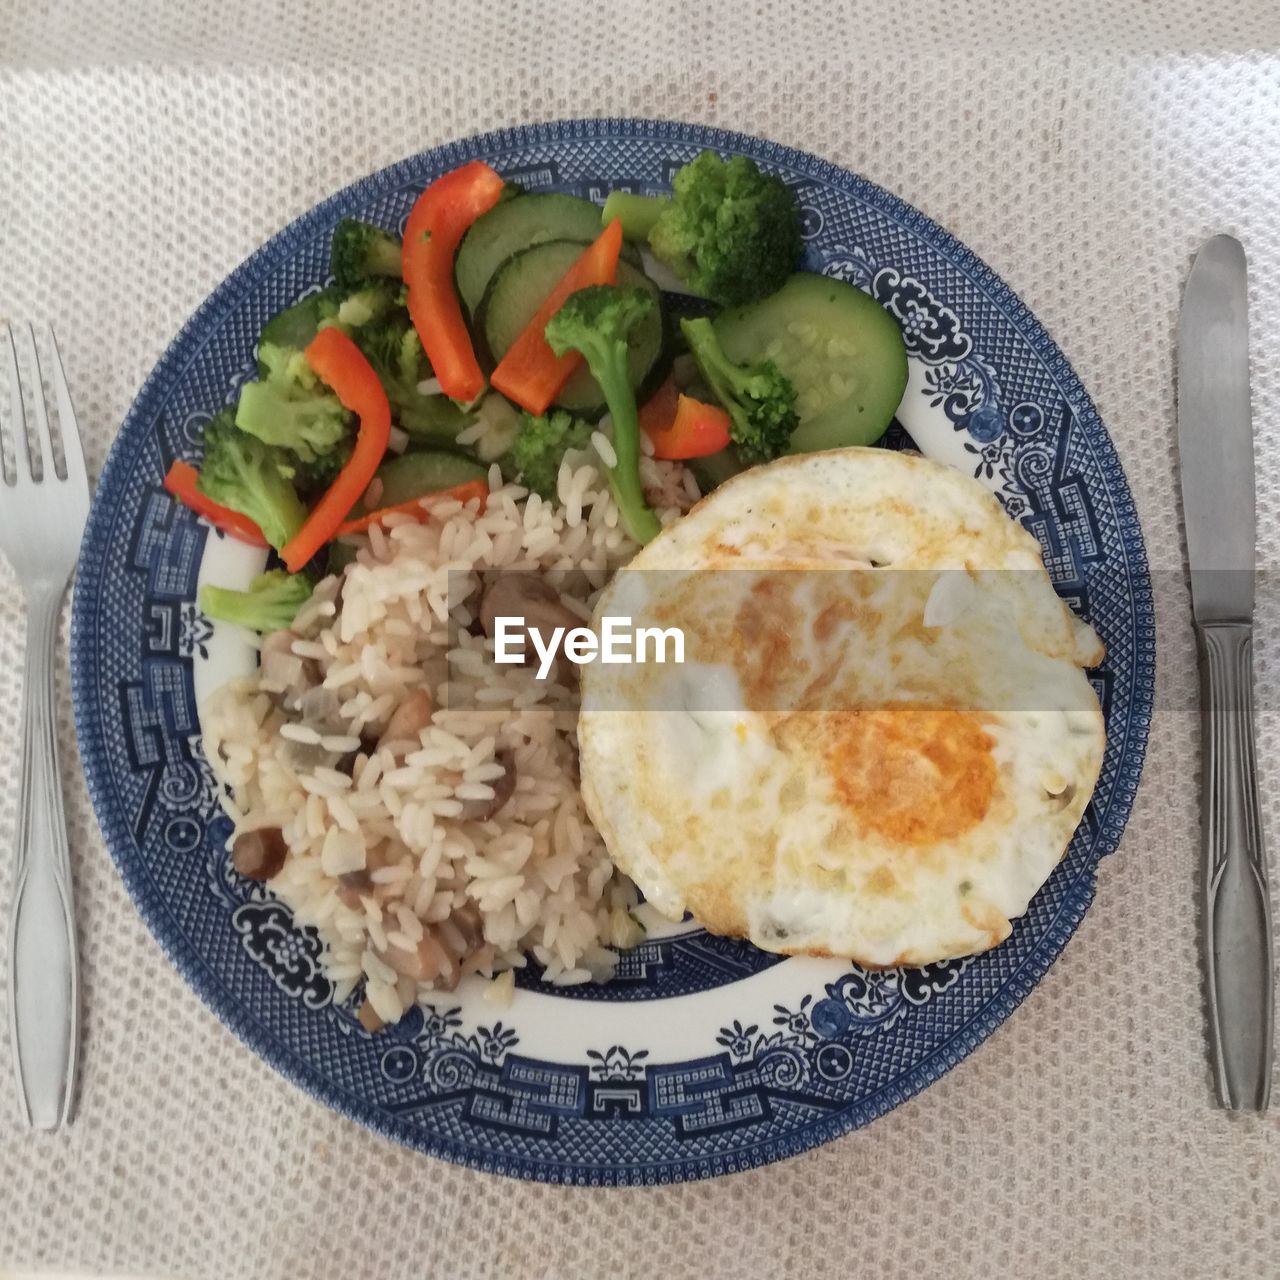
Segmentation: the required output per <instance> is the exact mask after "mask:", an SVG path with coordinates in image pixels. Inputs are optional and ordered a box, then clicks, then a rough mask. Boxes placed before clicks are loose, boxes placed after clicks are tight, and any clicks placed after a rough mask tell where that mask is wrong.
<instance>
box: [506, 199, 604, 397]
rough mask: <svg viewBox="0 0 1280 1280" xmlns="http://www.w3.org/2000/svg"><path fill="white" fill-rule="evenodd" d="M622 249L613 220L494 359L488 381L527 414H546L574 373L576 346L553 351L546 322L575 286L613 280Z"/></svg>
mask: <svg viewBox="0 0 1280 1280" xmlns="http://www.w3.org/2000/svg"><path fill="white" fill-rule="evenodd" d="M621 249H622V223H621V222H620V221H619V220H618V219H617V218H614V220H613V221H612V222H611V223H609V225H608V226H607V227H605V229H604V230H603V231H602V232H601V233H600V234H599V235H598V236H597V237H596V239H595V242H594V243H593V244H590V245H588V246H587V248H586V249H584V250H583V252H582V256H581V257H579V258H578V259H577V260H576V261H575V262H574V264H573V266H571V267H570V268H569V270H568V271H566V272H565V273H564V275H563V277H561V280H560V283H559V284H557V285H556V287H555V288H554V289H552V291H551V294H550V296H549V297H548V298H547V300H546V301H545V302H544V303H543V304H542V306H540V307H539V308H538V310H537V312H536V314H535V315H534V317H533V319H532V320H530V321H529V323H528V324H527V325H525V327H524V328H523V329H522V330H521V331H520V336H519V337H518V338H516V340H515V341H514V342H513V343H512V344H511V347H510V349H509V350H508V351H507V353H506V355H504V356H503V357H502V359H501V360H500V361H499V362H498V367H497V368H496V369H495V370H494V371H493V377H492V378H491V379H490V381H491V382H492V383H493V385H494V387H495V388H496V389H497V390H498V391H501V392H502V394H503V395H504V396H506V397H507V399H508V400H514V401H515V402H516V404H518V405H519V406H520V407H521V408H522V409H527V410H528V411H529V412H530V413H546V411H547V407H548V405H550V404H551V402H552V401H553V400H554V399H555V398H556V396H557V395H558V394H559V391H560V388H561V387H563V386H564V384H565V383H566V382H568V381H569V378H570V377H571V376H572V374H573V372H574V370H575V369H577V367H578V366H579V365H580V364H581V363H582V356H581V354H580V353H579V352H577V351H567V352H565V354H564V355H562V356H557V355H556V353H555V352H554V351H552V350H551V347H550V346H549V345H548V343H547V339H546V335H545V333H544V330H545V329H546V327H547V321H548V320H550V319H551V317H552V316H553V315H555V313H556V312H557V311H559V310H560V308H561V307H562V306H564V300H565V299H566V298H567V297H568V296H569V295H570V294H571V293H577V292H578V290H579V289H586V288H589V287H590V286H591V285H594V284H613V283H615V282H616V281H617V279H618V253H619V252H620V251H621Z"/></svg>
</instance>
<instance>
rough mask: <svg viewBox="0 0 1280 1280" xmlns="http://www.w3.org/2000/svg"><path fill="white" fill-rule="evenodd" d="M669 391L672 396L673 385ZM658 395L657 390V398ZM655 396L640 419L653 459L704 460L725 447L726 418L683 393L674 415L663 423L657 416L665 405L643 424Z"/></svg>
mask: <svg viewBox="0 0 1280 1280" xmlns="http://www.w3.org/2000/svg"><path fill="white" fill-rule="evenodd" d="M671 390H672V393H673V394H674V393H675V387H674V385H673V386H672V388H671ZM661 394H662V389H661V388H659V391H658V395H661ZM658 395H655V396H654V399H653V400H650V401H649V404H646V405H645V407H644V409H642V410H641V417H640V426H641V429H642V430H643V431H644V433H645V434H646V435H647V436H648V437H649V439H650V440H652V441H653V456H654V457H655V458H667V459H671V460H675V459H683V458H705V457H708V456H709V455H710V454H713V453H719V452H720V450H721V449H724V448H726V447H727V446H728V444H729V422H730V418H729V415H728V414H727V413H726V412H725V411H724V410H723V409H721V408H720V407H719V406H718V405H714V404H706V403H704V402H703V401H702V400H695V399H694V398H693V397H692V396H686V395H684V394H683V393H681V394H680V395H679V396H678V397H677V398H676V402H675V406H674V409H675V412H674V413H673V414H672V415H671V416H670V417H668V418H667V419H666V421H665V422H664V421H663V420H662V419H661V417H660V416H659V413H660V411H661V410H662V409H663V408H665V405H656V406H654V411H653V412H652V413H650V414H649V417H648V420H647V421H646V418H645V410H648V409H649V406H650V405H653V403H654V400H657V399H658Z"/></svg>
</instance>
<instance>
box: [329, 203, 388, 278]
mask: <svg viewBox="0 0 1280 1280" xmlns="http://www.w3.org/2000/svg"><path fill="white" fill-rule="evenodd" d="M329 266H330V269H331V270H332V271H333V278H334V279H335V280H336V281H337V282H338V284H339V285H341V286H342V287H343V288H352V287H353V286H355V285H358V284H360V283H361V282H362V281H364V280H368V279H369V278H370V277H371V276H386V277H388V278H389V279H392V280H399V279H400V272H401V267H400V239H399V237H398V236H393V235H391V233H390V232H387V231H383V229H382V228H381V227H375V226H373V225H372V224H371V223H368V222H361V221H360V220H359V219H358V218H343V220H342V221H341V222H340V223H338V225H337V226H336V227H335V228H334V229H333V245H332V247H331V248H330V250H329Z"/></svg>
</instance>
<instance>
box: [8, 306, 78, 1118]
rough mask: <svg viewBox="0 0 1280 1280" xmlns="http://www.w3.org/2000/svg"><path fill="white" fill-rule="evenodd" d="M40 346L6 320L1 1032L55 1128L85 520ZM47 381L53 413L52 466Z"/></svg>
mask: <svg viewBox="0 0 1280 1280" xmlns="http://www.w3.org/2000/svg"><path fill="white" fill-rule="evenodd" d="M44 346H45V350H46V353H47V355H48V357H49V358H48V359H47V360H46V361H45V362H44V363H43V364H42V362H41V359H40V348H39V345H38V344H37V341H36V332H35V329H34V328H33V327H32V326H30V325H26V326H23V327H22V328H21V329H19V330H18V332H17V334H16V335H15V331H14V326H12V325H10V326H8V327H7V329H6V331H5V335H4V338H3V339H0V370H4V371H5V372H6V373H7V374H8V378H7V381H8V383H9V397H10V401H9V402H10V406H11V411H10V434H9V438H8V439H6V440H5V441H4V450H3V452H4V473H5V474H4V477H3V485H2V486H0V551H3V552H4V554H5V556H6V558H7V559H8V561H9V563H10V564H11V565H12V566H13V569H14V572H15V573H16V574H17V576H18V579H19V581H20V582H21V584H22V589H23V594H24V595H25V597H26V606H27V655H26V669H25V674H24V682H23V714H22V726H23V728H22V773H21V783H20V790H19V793H18V821H17V827H16V840H17V845H16V849H15V864H14V879H13V902H12V906H11V909H10V918H9V971H8V994H9V1027H10V1037H11V1041H12V1048H13V1062H14V1069H15V1072H16V1074H17V1083H18V1101H19V1105H20V1107H21V1108H22V1113H23V1118H24V1120H25V1121H26V1123H27V1124H29V1125H31V1126H32V1127H34V1128H37V1129H55V1128H57V1127H58V1126H59V1125H61V1124H65V1123H66V1122H67V1121H68V1120H70V1118H71V1110H72V1096H73V1092H74V1087H75V1065H76V1051H77V1039H78V1020H79V1018H78V1008H77V974H76V930H75V910H74V907H73V904H72V899H71V860H70V855H69V851H68V848H67V826H66V816H65V813H64V811H63V799H62V779H61V774H60V771H59V767H58V748H57V735H56V724H55V710H54V709H55V701H54V671H55V666H56V663H55V651H56V647H57V631H58V618H59V615H60V613H61V607H62V598H63V596H64V595H65V594H66V589H67V582H68V580H69V579H70V577H71V573H72V570H73V569H74V568H75V563H76V558H77V556H78V554H79V550H80V536H81V534H82V533H83V531H84V525H85V520H86V519H87V518H88V514H89V482H88V479H87V477H86V474H85V465H84V453H83V450H82V448H81V444H80V435H79V431H78V428H77V426H76V419H75V411H74V409H73V407H72V404H71V393H70V391H69V390H68V388H67V379H66V374H65V372H64V371H63V367H62V358H61V356H60V354H59V353H58V348H57V345H56V343H55V342H54V338H53V333H52V331H49V332H48V333H47V336H46V341H45V343H44ZM19 348H21V350H22V357H23V358H22V359H21V361H20V360H19ZM6 365H7V368H6ZM24 366H25V370H26V382H25V384H24V382H23V377H22V374H21V372H20V370H21V368H22V367H24ZM46 382H47V383H48V386H49V389H50V390H51V392H52V404H53V408H54V410H55V411H56V415H57V424H58V428H59V435H60V439H61V445H62V459H63V460H62V465H61V469H59V468H58V465H57V463H56V461H55V453H54V445H55V440H54V436H53V433H52V430H51V424H50V413H49V407H50V406H49V404H48V403H47V402H46V398H45V384H46Z"/></svg>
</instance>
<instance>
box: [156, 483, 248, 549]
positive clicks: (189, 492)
mask: <svg viewBox="0 0 1280 1280" xmlns="http://www.w3.org/2000/svg"><path fill="white" fill-rule="evenodd" d="M199 479H200V473H199V472H198V471H197V470H196V469H195V467H193V466H192V465H191V464H190V463H189V462H175V463H174V464H173V465H172V466H171V467H170V468H169V471H168V474H166V476H165V478H164V487H165V489H166V491H167V492H168V493H170V494H171V495H172V496H173V497H175V498H177V500H178V501H179V502H180V503H182V505H183V506H184V507H189V508H190V509H191V510H192V511H194V512H195V513H196V515H198V516H202V517H203V518H204V519H206V520H207V521H208V522H209V523H210V524H211V525H213V526H214V527H215V528H217V529H221V530H222V532H223V533H225V534H227V535H228V536H229V537H232V538H235V539H237V540H238V541H240V542H247V543H248V544H249V545H250V546H251V547H265V546H266V545H267V540H266V538H264V537H263V536H262V530H261V529H259V528H258V526H257V525H256V524H254V522H253V521H252V520H250V519H249V517H248V516H246V515H241V514H240V512H239V511H233V510H232V509H231V508H230V507H224V506H220V505H219V504H218V503H216V502H214V500H213V499H212V498H209V497H206V496H205V495H204V494H203V493H201V492H200V490H199V488H198V487H197V485H198V482H199Z"/></svg>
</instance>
